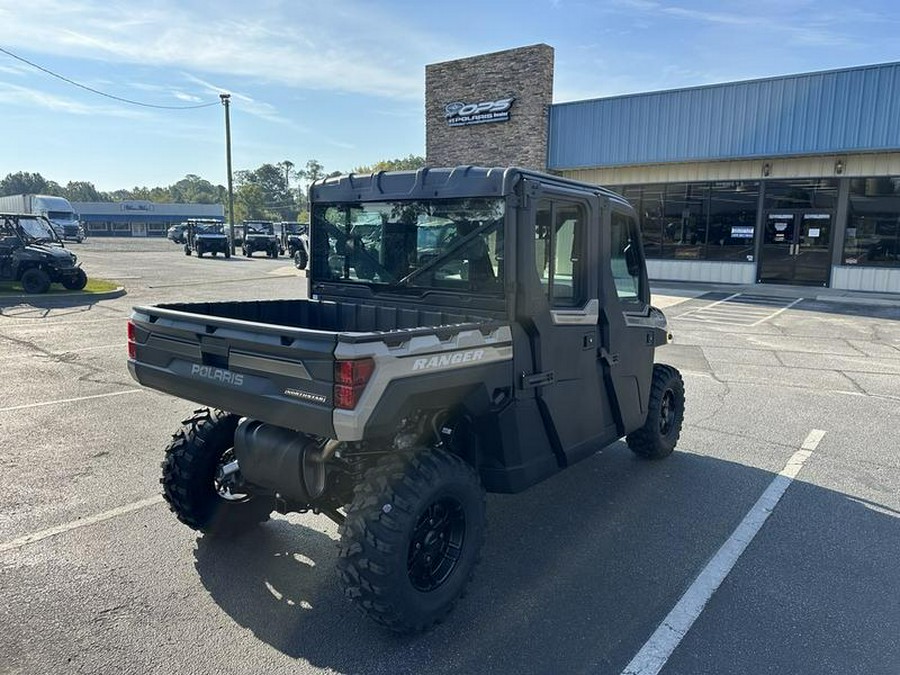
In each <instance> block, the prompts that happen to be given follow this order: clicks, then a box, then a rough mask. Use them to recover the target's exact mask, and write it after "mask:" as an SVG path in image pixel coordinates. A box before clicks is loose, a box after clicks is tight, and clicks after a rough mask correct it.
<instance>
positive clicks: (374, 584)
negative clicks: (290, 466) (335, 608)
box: [337, 448, 485, 633]
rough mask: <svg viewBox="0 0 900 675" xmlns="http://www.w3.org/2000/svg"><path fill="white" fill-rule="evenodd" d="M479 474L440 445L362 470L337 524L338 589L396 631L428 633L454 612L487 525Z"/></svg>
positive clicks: (368, 613) (392, 458)
mask: <svg viewBox="0 0 900 675" xmlns="http://www.w3.org/2000/svg"><path fill="white" fill-rule="evenodd" d="M484 512H485V502H484V489H483V488H482V486H481V483H480V481H479V479H478V474H477V473H476V472H475V470H474V469H473V468H472V467H471V466H469V465H468V464H467V463H466V462H465V461H463V460H462V459H461V458H460V457H458V456H456V455H453V454H451V453H449V452H446V451H445V450H442V449H439V448H438V449H428V450H420V451H419V452H416V453H397V454H391V455H387V456H386V457H384V458H383V459H382V460H380V461H379V462H378V463H377V464H376V465H375V466H374V467H373V468H372V469H370V470H369V471H368V473H367V474H366V476H365V479H364V480H363V482H362V483H360V484H359V485H358V486H357V488H356V490H355V494H354V498H353V502H352V503H351V505H350V506H349V508H348V509H347V518H346V520H345V522H344V524H343V525H341V528H340V535H341V541H340V545H339V553H338V556H339V557H338V562H337V570H338V577H339V579H340V582H341V585H342V586H343V588H344V594H345V595H346V596H347V597H348V598H350V599H352V600H353V601H354V602H356V603H357V605H358V606H359V607H360V608H361V609H362V611H363V612H364V613H365V614H367V615H368V616H369V617H370V618H372V619H374V620H375V621H376V622H378V623H380V624H382V625H384V626H386V627H388V628H390V629H391V630H394V631H397V632H403V633H407V632H417V631H424V630H428V629H429V628H431V627H432V626H434V625H435V624H437V623H439V622H440V621H442V620H443V619H444V617H446V616H447V614H448V613H449V612H450V611H451V610H452V609H453V606H454V605H455V604H456V601H457V599H458V598H459V597H460V596H461V595H462V594H463V591H464V590H465V587H466V585H467V584H468V583H469V580H470V579H471V577H472V574H473V572H474V569H475V566H476V564H477V563H478V558H479V553H480V551H481V545H482V543H483V541H484V528H485V517H484Z"/></svg>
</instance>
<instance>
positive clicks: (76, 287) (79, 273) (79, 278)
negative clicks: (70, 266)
mask: <svg viewBox="0 0 900 675" xmlns="http://www.w3.org/2000/svg"><path fill="white" fill-rule="evenodd" d="M87 281H88V278H87V274H86V273H85V271H84V270H83V269H81V268H80V267H79V268H78V269H77V270H75V274H73V275H72V276H70V277H65V278H64V279H63V280H62V285H63V286H65V287H66V288H68V289H69V290H70V291H80V290H81V289H83V288H84V287H85V286H87Z"/></svg>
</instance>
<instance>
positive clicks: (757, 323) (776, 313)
mask: <svg viewBox="0 0 900 675" xmlns="http://www.w3.org/2000/svg"><path fill="white" fill-rule="evenodd" d="M801 300H803V298H797V299H796V300H794V301H793V302H792V303H791V304H789V305H788V306H787V307H782V308H781V309H779V310H778V311H777V312H775V313H774V314H773V315H772V316H767V317H766V318H765V319H763V320H762V321H757V322H756V323H755V324H753V325H754V326H758V325H759V324H761V323H762V322H763V321H768V320H769V319H774V318H775V317H776V316H778V315H779V314H781V313H782V312H786V311H788V310H789V309H790V308H791V307H793V306H794V305H796V304H797V303H798V302H800V301H801Z"/></svg>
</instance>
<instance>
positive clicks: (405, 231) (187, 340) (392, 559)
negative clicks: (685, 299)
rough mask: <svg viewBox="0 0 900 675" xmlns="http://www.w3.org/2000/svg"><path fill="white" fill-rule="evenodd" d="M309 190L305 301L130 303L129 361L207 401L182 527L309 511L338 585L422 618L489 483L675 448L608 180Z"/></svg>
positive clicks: (371, 608)
mask: <svg viewBox="0 0 900 675" xmlns="http://www.w3.org/2000/svg"><path fill="white" fill-rule="evenodd" d="M310 201H311V208H310V210H311V214H312V218H311V221H312V222H311V228H312V232H311V235H312V237H311V241H312V258H311V269H310V273H309V298H308V299H303V300H269V301H265V300H262V301H246V302H239V301H236V302H222V303H205V302H196V303H180V304H165V305H157V306H145V307H136V308H135V309H134V313H133V314H132V317H131V321H130V322H129V325H128V356H129V359H128V367H129V370H130V372H131V374H132V376H133V377H134V378H135V379H136V380H137V381H138V382H140V383H141V384H143V385H145V386H148V387H152V388H154V389H157V390H159V391H163V392H166V393H169V394H174V395H175V396H180V397H182V398H185V399H188V400H191V401H199V402H201V403H202V404H204V405H208V406H210V407H209V408H206V409H202V410H199V411H197V412H195V413H194V414H193V415H191V416H190V417H188V418H187V419H186V420H185V422H184V424H183V426H182V427H181V428H180V429H179V430H178V431H177V432H176V433H175V435H174V437H173V438H172V440H171V442H170V443H169V445H168V447H167V448H166V452H165V459H164V461H163V475H162V479H161V482H162V487H163V494H164V496H165V498H166V500H167V502H168V503H169V505H170V507H171V509H172V510H173V511H174V512H175V514H176V516H177V517H178V518H179V519H180V520H181V521H182V522H184V523H185V524H187V525H188V526H190V527H192V528H194V529H196V530H199V531H201V532H206V533H210V534H215V535H231V534H237V533H239V532H241V531H243V530H246V529H248V528H252V527H254V526H256V525H258V524H259V523H261V522H263V521H265V520H266V519H268V518H269V515H270V514H271V513H272V512H273V511H277V512H279V513H287V512H292V511H299V512H305V511H312V512H314V513H322V514H324V515H326V516H328V517H329V518H331V519H333V520H334V521H336V522H337V523H339V524H340V530H339V531H340V544H339V547H338V563H337V568H338V576H339V579H340V582H341V585H342V586H343V589H344V592H345V593H346V595H347V597H348V598H350V599H352V600H353V601H355V602H356V603H357V604H358V605H359V607H361V608H362V609H363V611H364V612H365V613H367V614H368V615H369V616H370V617H371V618H373V619H374V620H375V621H377V622H379V623H380V624H383V625H384V626H387V627H388V628H391V629H393V630H396V631H420V630H425V629H428V628H430V627H431V626H433V625H434V624H435V623H437V622H439V621H441V620H442V619H443V618H444V617H445V616H446V615H447V613H448V612H449V611H450V610H451V609H452V607H453V605H454V603H455V602H456V600H457V599H458V598H459V597H460V595H461V594H462V592H463V590H464V588H465V586H466V584H467V583H468V581H469V579H470V577H471V576H472V573H473V570H474V568H475V564H476V562H477V561H478V557H479V550H480V548H481V545H482V541H483V539H484V535H485V498H484V493H485V490H487V491H488V492H507V493H513V492H519V491H522V490H524V489H526V488H527V487H529V486H531V485H534V484H535V483H538V482H540V481H542V480H544V479H546V478H548V477H549V476H552V475H553V474H555V473H557V472H558V471H561V470H562V469H564V468H566V467H569V466H571V465H573V464H575V463H577V462H578V461H580V460H582V459H584V458H586V457H589V456H590V455H592V454H593V453H594V452H596V451H597V450H598V449H600V448H602V447H604V446H606V445H609V444H611V443H613V442H615V441H617V440H618V439H620V438H622V437H625V439H626V441H627V444H628V447H629V448H631V450H632V451H633V452H634V453H636V454H637V455H638V456H639V457H643V458H649V459H659V458H662V457H665V456H667V455H669V454H670V453H671V452H672V451H673V449H674V448H675V444H676V442H677V441H678V437H679V434H680V431H681V424H682V419H683V415H684V385H683V384H682V379H681V376H680V375H679V373H678V371H677V370H676V369H675V368H672V367H671V366H666V365H654V352H655V350H656V348H657V347H659V346H661V345H664V344H666V343H667V342H668V341H669V339H670V337H671V336H670V335H669V332H668V330H667V324H666V319H665V317H664V316H663V314H662V312H660V311H659V310H658V309H655V308H653V307H651V306H650V293H649V289H648V284H647V273H646V268H645V264H644V256H643V251H642V247H641V241H640V235H639V231H638V225H637V218H636V216H635V212H634V210H633V209H632V208H631V206H629V205H628V203H627V202H626V201H625V200H624V199H623V198H622V197H620V196H618V195H616V194H614V193H612V192H610V191H607V190H605V189H603V188H600V187H597V186H594V185H587V184H583V183H577V182H573V181H569V180H564V179H562V178H558V177H554V176H548V175H543V174H539V173H535V172H531V171H525V170H521V169H514V168H508V169H482V168H473V167H459V168H456V169H420V170H418V171H416V172H396V173H378V174H374V175H368V176H357V175H349V176H343V177H337V178H328V179H325V180H322V181H318V182H316V183H314V184H313V186H312V188H311V190H310ZM574 506H575V505H573V507H574ZM585 527H587V528H589V527H590V524H589V523H588V524H586V525H585ZM548 573H552V571H548Z"/></svg>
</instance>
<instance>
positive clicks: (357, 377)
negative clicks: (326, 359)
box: [334, 359, 375, 385]
mask: <svg viewBox="0 0 900 675" xmlns="http://www.w3.org/2000/svg"><path fill="white" fill-rule="evenodd" d="M374 371H375V362H374V361H373V360H372V359H357V360H355V361H335V362H334V381H335V383H336V384H351V385H358V384H366V383H367V382H368V381H369V378H370V377H372V373H373V372H374Z"/></svg>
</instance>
